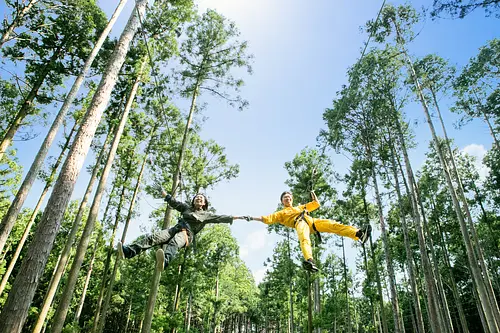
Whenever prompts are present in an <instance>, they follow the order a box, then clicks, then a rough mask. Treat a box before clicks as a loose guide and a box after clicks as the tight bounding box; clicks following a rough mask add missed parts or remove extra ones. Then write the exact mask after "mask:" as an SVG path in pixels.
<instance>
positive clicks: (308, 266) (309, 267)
mask: <svg viewBox="0 0 500 333" xmlns="http://www.w3.org/2000/svg"><path fill="white" fill-rule="evenodd" d="M302 267H303V268H304V269H305V270H306V271H309V272H311V273H316V272H317V271H319V269H318V267H316V264H315V263H314V260H312V259H307V261H303V262H302Z"/></svg>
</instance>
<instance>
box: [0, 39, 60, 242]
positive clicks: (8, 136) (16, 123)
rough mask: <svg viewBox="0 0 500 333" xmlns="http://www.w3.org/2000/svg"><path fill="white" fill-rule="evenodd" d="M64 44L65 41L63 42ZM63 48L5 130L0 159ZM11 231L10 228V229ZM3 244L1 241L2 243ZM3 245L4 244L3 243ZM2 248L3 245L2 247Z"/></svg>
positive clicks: (52, 59)
mask: <svg viewBox="0 0 500 333" xmlns="http://www.w3.org/2000/svg"><path fill="white" fill-rule="evenodd" d="M62 43H63V44H64V41H63V42H62ZM62 48H63V45H60V46H59V47H58V48H57V49H56V50H55V51H54V53H53V54H52V56H51V57H50V59H49V61H47V63H46V64H45V66H44V68H43V71H42V72H41V73H40V74H39V76H38V78H37V79H36V81H35V82H33V84H32V86H31V89H30V92H29V93H28V95H27V96H26V98H25V99H24V101H23V104H22V105H21V108H20V109H19V111H18V112H17V114H16V117H15V118H14V120H13V121H12V122H11V123H10V124H9V127H8V128H7V130H6V131H5V134H4V136H3V138H2V141H0V160H1V159H2V157H3V155H4V154H5V152H6V151H7V148H9V146H10V144H11V142H12V139H13V138H14V135H15V134H16V132H17V130H18V129H19V127H20V126H21V124H22V122H23V120H24V119H25V118H26V117H27V116H28V115H29V114H30V111H31V109H32V107H33V102H34V100H35V98H36V97H37V96H38V90H40V87H41V86H42V85H43V82H44V81H45V79H46V78H47V75H49V73H50V71H51V70H52V67H53V65H54V62H55V61H56V60H57V59H58V58H59V57H60V56H61V50H62ZM1 231H2V234H1V236H2V237H3V234H4V233H5V231H7V229H6V230H5V231H4V230H3V228H2V230H1ZM9 232H10V230H9ZM0 240H1V238H0ZM0 245H1V243H0ZM2 247H3V245H2ZM0 248H1V247H0Z"/></svg>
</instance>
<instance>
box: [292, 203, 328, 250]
mask: <svg viewBox="0 0 500 333" xmlns="http://www.w3.org/2000/svg"><path fill="white" fill-rule="evenodd" d="M306 214H307V210H305V209H304V210H303V211H302V212H301V213H300V215H299V216H297V217H296V218H295V221H294V224H293V227H294V228H295V227H296V226H297V223H298V222H299V221H305V218H304V216H305V215H306ZM312 227H313V230H314V234H315V235H316V237H317V238H318V242H319V243H320V244H321V243H323V240H322V239H321V234H320V233H319V231H318V229H316V225H315V224H314V219H313V221H312Z"/></svg>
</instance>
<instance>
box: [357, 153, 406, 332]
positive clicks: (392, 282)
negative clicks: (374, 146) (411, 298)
mask: <svg viewBox="0 0 500 333" xmlns="http://www.w3.org/2000/svg"><path fill="white" fill-rule="evenodd" d="M365 150H366V153H367V156H368V160H369V161H370V162H371V163H372V164H373V155H372V152H371V147H370V146H369V144H366V145H365ZM371 173H372V181H373V186H374V189H375V198H376V201H377V206H378V213H379V220H380V230H381V231H382V243H383V244H384V252H385V260H386V265H387V274H388V277H389V288H390V291H391V303H392V310H393V316H394V330H395V332H396V333H399V332H402V329H401V316H400V311H399V301H398V294H397V291H396V279H395V276H394V267H393V265H392V255H391V253H390V250H391V249H390V247H389V237H388V235H387V230H386V226H385V219H384V212H383V209H382V199H381V197H380V192H379V189H378V182H377V174H376V173H375V168H374V167H373V166H372V167H371Z"/></svg>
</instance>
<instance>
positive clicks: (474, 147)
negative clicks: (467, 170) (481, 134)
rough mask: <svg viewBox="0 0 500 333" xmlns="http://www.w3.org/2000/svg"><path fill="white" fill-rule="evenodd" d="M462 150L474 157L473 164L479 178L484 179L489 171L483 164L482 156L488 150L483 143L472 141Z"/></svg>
mask: <svg viewBox="0 0 500 333" xmlns="http://www.w3.org/2000/svg"><path fill="white" fill-rule="evenodd" d="M462 152H464V153H465V154H467V155H470V156H473V157H475V158H476V160H475V163H474V165H475V167H476V169H477V170H478V172H479V177H480V179H481V180H482V181H484V180H485V179H486V176H487V175H488V173H489V172H490V170H489V169H488V167H486V165H484V164H483V158H484V156H485V155H486V153H487V152H488V151H487V150H486V148H484V146H483V145H478V144H475V143H472V144H470V145H467V146H465V147H464V148H463V149H462Z"/></svg>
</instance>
